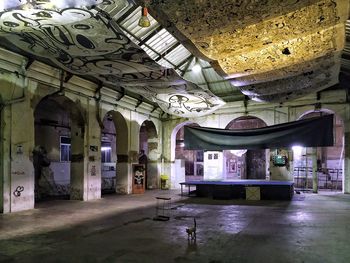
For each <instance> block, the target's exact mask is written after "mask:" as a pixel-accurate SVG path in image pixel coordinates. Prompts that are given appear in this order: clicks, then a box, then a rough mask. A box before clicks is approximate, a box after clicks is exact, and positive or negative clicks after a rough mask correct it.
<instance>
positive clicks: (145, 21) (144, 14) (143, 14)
mask: <svg viewBox="0 0 350 263" xmlns="http://www.w3.org/2000/svg"><path fill="white" fill-rule="evenodd" d="M147 15H148V9H147V7H142V9H141V17H140V20H139V24H138V25H139V26H140V27H149V26H150V25H151V21H149V19H148V17H147Z"/></svg>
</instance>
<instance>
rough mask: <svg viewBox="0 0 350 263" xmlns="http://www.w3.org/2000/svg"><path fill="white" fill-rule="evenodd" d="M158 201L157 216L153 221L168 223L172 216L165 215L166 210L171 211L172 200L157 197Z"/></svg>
mask: <svg viewBox="0 0 350 263" xmlns="http://www.w3.org/2000/svg"><path fill="white" fill-rule="evenodd" d="M156 199H157V206H156V216H155V217H154V218H153V220H156V221H168V220H169V219H170V216H169V215H166V214H165V210H170V205H171V198H170V197H159V196H157V197H156Z"/></svg>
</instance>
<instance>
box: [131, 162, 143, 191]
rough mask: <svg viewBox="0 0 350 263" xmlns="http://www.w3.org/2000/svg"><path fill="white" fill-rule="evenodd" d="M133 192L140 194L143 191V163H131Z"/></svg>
mask: <svg viewBox="0 0 350 263" xmlns="http://www.w3.org/2000/svg"><path fill="white" fill-rule="evenodd" d="M132 167H133V193H134V194H142V193H144V192H145V180H146V176H145V165H144V164H133V165H132Z"/></svg>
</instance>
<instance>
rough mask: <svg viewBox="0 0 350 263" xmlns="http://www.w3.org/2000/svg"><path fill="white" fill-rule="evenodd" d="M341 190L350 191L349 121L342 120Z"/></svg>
mask: <svg viewBox="0 0 350 263" xmlns="http://www.w3.org/2000/svg"><path fill="white" fill-rule="evenodd" d="M343 192H344V193H346V194H349V193H350V121H349V120H347V121H344V164H343Z"/></svg>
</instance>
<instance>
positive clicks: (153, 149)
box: [139, 120, 159, 189]
mask: <svg viewBox="0 0 350 263" xmlns="http://www.w3.org/2000/svg"><path fill="white" fill-rule="evenodd" d="M142 150H143V151H144V152H145V154H146V156H147V162H146V163H145V165H146V182H145V183H146V189H154V188H157V187H158V184H159V180H158V178H159V169H158V155H159V154H158V133H157V129H156V126H155V125H154V123H153V121H151V120H145V121H144V122H143V123H142V124H141V126H140V133H139V151H140V152H141V151H142Z"/></svg>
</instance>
